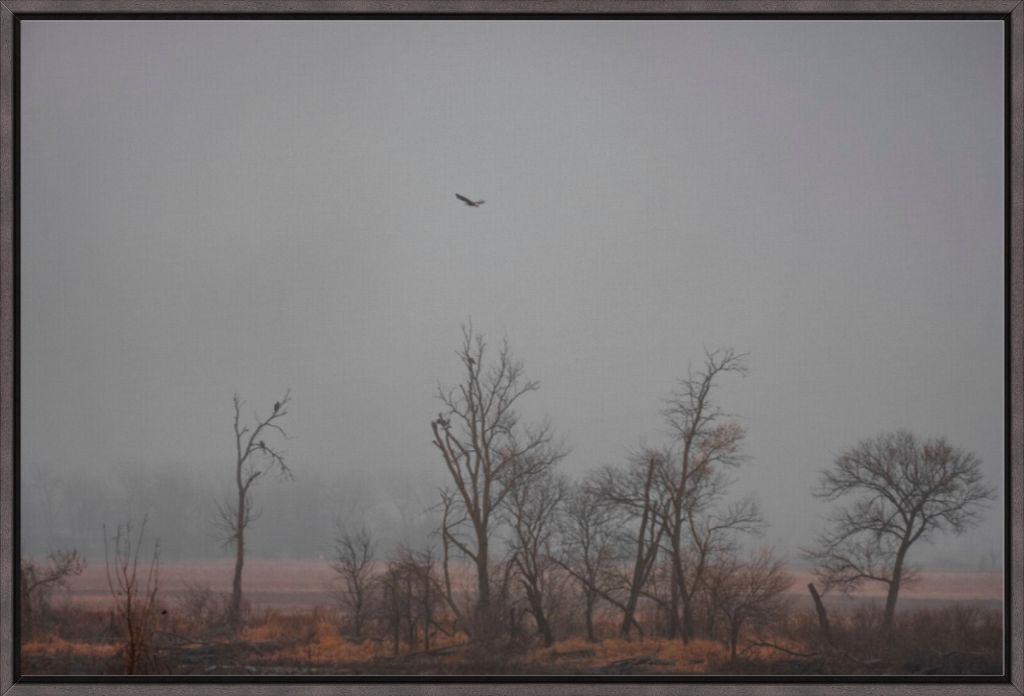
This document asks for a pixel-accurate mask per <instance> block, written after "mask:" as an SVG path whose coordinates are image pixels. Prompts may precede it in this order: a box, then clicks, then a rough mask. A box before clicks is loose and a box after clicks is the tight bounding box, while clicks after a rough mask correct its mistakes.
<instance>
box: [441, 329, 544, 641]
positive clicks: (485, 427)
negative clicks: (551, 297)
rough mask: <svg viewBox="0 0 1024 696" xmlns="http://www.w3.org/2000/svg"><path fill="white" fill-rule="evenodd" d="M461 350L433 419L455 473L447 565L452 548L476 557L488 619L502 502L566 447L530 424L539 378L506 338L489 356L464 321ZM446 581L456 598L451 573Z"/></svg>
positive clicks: (448, 502) (446, 515)
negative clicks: (524, 413)
mask: <svg viewBox="0 0 1024 696" xmlns="http://www.w3.org/2000/svg"><path fill="white" fill-rule="evenodd" d="M457 354H458V357H459V361H460V363H461V364H462V369H463V378H462V381H461V382H460V383H459V384H458V385H457V386H455V387H451V388H444V387H440V386H439V387H438V397H439V398H440V400H441V403H442V404H443V406H444V410H443V411H442V412H441V413H440V414H438V416H437V418H436V419H435V420H432V421H431V422H430V429H431V432H432V433H433V444H434V447H436V448H437V450H438V452H439V453H440V455H441V459H442V460H443V462H444V465H445V467H446V469H447V471H448V474H449V476H450V479H451V486H450V487H449V488H448V489H446V490H445V491H443V492H442V501H441V504H442V522H441V529H440V533H441V539H442V542H443V547H444V554H445V556H444V562H445V567H446V568H447V564H448V559H449V555H450V554H451V553H452V552H456V553H459V554H461V555H464V556H465V557H467V558H469V559H470V560H471V561H472V563H473V565H474V567H475V570H476V580H477V597H476V608H475V613H476V614H477V617H476V618H477V620H478V621H484V622H488V621H490V620H492V618H493V617H491V616H490V613H491V612H490V608H491V599H492V591H491V590H492V588H491V573H490V571H491V568H490V560H491V549H490V542H491V536H492V533H493V532H494V528H495V526H496V524H498V519H497V513H498V510H499V509H500V508H501V507H502V505H503V504H504V502H505V499H506V497H507V496H508V495H509V494H510V492H511V491H512V490H513V488H514V482H515V480H516V479H517V478H518V477H524V476H526V477H528V476H531V475H533V474H534V473H535V472H536V471H537V470H540V469H544V468H549V467H551V466H553V465H554V464H555V463H556V462H557V461H558V460H559V459H560V458H561V457H562V456H563V452H562V450H561V449H560V448H559V446H558V445H557V444H556V443H554V442H553V435H552V428H551V425H550V424H549V423H547V422H542V423H540V424H539V425H535V426H531V425H527V424H524V423H522V422H521V421H520V417H519V413H518V412H517V407H518V405H519V402H520V401H521V400H522V399H523V397H525V396H526V395H527V394H529V393H531V392H534V391H536V390H537V389H538V388H539V384H538V383H537V382H534V381H531V380H528V379H526V376H525V374H524V371H523V364H522V363H521V362H520V361H519V360H517V359H516V358H515V357H514V356H513V354H512V350H511V348H510V347H509V345H508V341H507V340H505V341H502V343H501V346H500V347H499V349H498V352H497V356H496V358H495V359H494V361H493V362H490V361H489V357H490V356H489V354H488V352H487V344H486V342H485V341H484V337H483V336H482V335H479V334H475V333H474V332H473V328H472V326H464V327H463V329H462V344H461V346H460V348H459V350H458V351H457ZM446 587H447V588H448V590H449V597H448V598H449V600H452V597H451V594H450V589H451V583H450V580H449V581H446ZM451 604H452V607H453V609H454V608H455V603H454V602H451Z"/></svg>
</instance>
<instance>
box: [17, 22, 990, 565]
mask: <svg viewBox="0 0 1024 696" xmlns="http://www.w3.org/2000/svg"><path fill="white" fill-rule="evenodd" d="M1002 37H1003V27H1002V24H1001V23H1000V22H998V21H970V22H967V21H935V22H925V21H887V22H869V21H841V22H837V21H547V22H540V21H429V22H426V21H330V22H328V21H232V22H226V21H201V22H196V21H193V22H188V21H160V22H155V21H150V22H142V21H138V22H131V21H24V22H23V23H22V30H21V50H22V58H21V68H22V78H21V99H22V101H21V107H22V121H21V124H22V125H21V137H22V150H21V166H22V169H21V175H22V178H21V194H22V199H21V201H22V209H21V211H22V212H21V271H22V275H21V322H22V323H21V351H22V352H21V388H22V400H21V427H22V431H21V434H22V441H21V443H22V449H21V454H22V467H23V471H24V472H25V477H24V479H23V480H28V478H29V477H30V474H31V470H32V467H33V466H35V465H41V464H46V465H47V466H51V467H58V468H60V467H66V468H75V469H78V470H89V471H93V470H95V471H97V472H101V471H107V470H109V469H110V467H113V466H115V465H116V466H123V465H125V464H126V463H128V464H130V465H134V464H138V465H139V466H154V465H158V466H161V467H172V468H173V467H179V466H180V467H183V470H184V468H190V470H195V468H196V467H199V468H200V469H202V468H206V469H208V470H209V471H210V474H209V475H210V476H211V477H214V478H223V479H224V480H225V481H226V480H228V479H229V478H230V476H231V474H230V468H229V467H230V466H231V461H232V456H233V449H232V448H233V443H232V438H231V430H230V415H231V401H230V400H231V395H232V393H233V392H234V391H236V390H237V391H238V392H239V393H240V394H241V395H242V396H243V398H245V399H246V400H247V402H248V403H249V404H250V406H252V407H256V408H262V409H265V408H266V406H267V404H269V403H270V402H272V401H273V399H274V398H276V397H277V396H278V395H280V393H282V392H283V391H284V390H285V389H286V388H289V387H290V388H291V389H292V395H293V397H294V406H293V408H292V411H291V416H290V419H291V424H290V430H291V431H292V433H293V434H294V436H295V439H294V440H293V441H292V442H291V443H289V446H288V450H289V454H290V461H291V464H292V467H293V469H294V470H295V472H296V475H297V476H298V477H299V479H300V482H301V478H302V477H303V476H304V475H306V476H309V475H312V474H313V473H314V472H315V473H316V474H317V476H319V475H320V474H323V475H324V476H331V477H336V478H337V480H338V481H339V482H342V483H341V484H339V485H342V486H343V485H344V482H345V481H347V480H353V479H354V478H355V477H357V476H358V475H359V474H358V472H360V471H361V470H362V471H366V470H372V471H374V472H376V473H375V474H374V476H376V479H377V480H378V481H380V480H383V481H389V480H391V481H393V480H404V481H429V480H432V478H436V479H437V480H441V479H440V476H441V463H440V461H439V459H438V457H437V456H436V455H435V453H434V451H433V450H432V448H431V446H430V432H429V421H430V419H431V418H432V417H433V416H434V414H436V413H437V411H438V410H439V405H438V403H437V402H436V400H435V398H434V397H435V393H436V385H437V383H438V381H439V380H440V381H441V382H445V383H453V382H454V381H455V380H456V379H457V378H458V377H459V374H460V373H459V364H458V361H457V359H456V356H455V353H454V350H455V348H456V347H457V344H458V341H459V339H460V333H459V326H460V324H461V323H462V322H464V321H466V319H467V318H468V317H472V319H473V322H474V324H475V326H476V328H477V329H479V330H480V331H482V332H484V333H486V334H487V335H488V336H489V337H490V338H491V339H492V341H493V342H496V341H498V340H500V338H501V337H502V336H503V335H507V336H508V338H509V340H510V341H511V343H512V346H513V348H514V349H515V351H516V352H517V353H518V355H519V356H520V357H521V358H522V359H523V360H524V362H525V365H526V370H527V373H528V375H529V376H530V377H532V378H535V379H537V380H539V381H540V382H541V385H542V388H541V391H540V392H539V393H538V394H536V395H535V396H533V397H532V399H531V400H530V402H528V404H527V411H528V413H529V414H530V415H531V416H542V415H549V416H550V417H551V418H552V420H553V421H554V423H555V425H556V426H557V429H558V431H559V433H561V434H562V435H563V436H564V437H565V439H566V441H567V443H568V444H569V445H570V446H571V448H572V454H571V456H570V457H569V458H568V459H567V460H566V462H565V468H566V470H567V471H570V472H573V473H580V472H583V471H585V470H587V469H588V468H590V467H595V466H598V465H601V464H607V463H616V462H619V461H621V460H622V459H623V458H624V456H625V454H626V453H627V452H628V451H629V450H630V449H633V448H634V447H636V446H637V445H638V444H639V443H640V442H641V441H646V442H648V443H649V444H656V443H659V442H661V441H662V440H663V439H664V435H665V431H664V428H663V427H662V425H661V422H660V419H659V415H658V411H659V408H660V407H661V406H662V399H663V398H664V397H665V396H667V395H668V393H669V392H670V391H671V390H672V388H673V386H674V384H675V381H676V379H677V378H678V377H680V376H682V375H683V374H685V372H686V370H687V367H688V366H689V365H690V364H691V363H694V364H696V363H697V361H699V360H700V358H701V355H702V349H703V347H705V346H706V347H708V348H714V347H717V346H731V347H734V348H735V349H736V350H738V351H744V352H749V354H750V358H749V366H750V373H749V375H748V376H746V377H745V378H744V379H742V380H740V379H735V380H729V381H727V382H725V383H724V384H723V390H722V392H721V402H722V405H723V406H724V407H725V408H726V409H727V410H729V411H731V412H733V413H735V414H737V416H738V417H739V418H740V420H741V422H742V423H743V424H744V425H745V426H746V427H747V428H748V439H747V443H746V453H747V454H748V455H749V457H750V461H749V462H748V463H747V464H746V465H745V466H744V468H743V469H742V470H741V471H740V472H739V473H738V483H737V489H738V490H743V491H748V490H749V491H756V492H757V493H758V495H759V496H760V499H761V502H762V505H763V507H764V510H765V513H766V516H767V518H768V521H769V522H770V523H771V524H772V529H771V531H770V532H769V534H768V541H769V542H771V543H775V544H777V545H779V547H780V548H781V549H783V550H784V551H786V552H787V553H790V554H791V556H792V555H793V554H794V552H795V549H796V546H797V544H799V543H806V542H808V541H809V540H810V538H811V535H812V534H813V532H815V531H816V530H817V529H818V528H820V525H821V519H822V514H823V512H824V511H825V509H826V508H825V507H824V506H823V505H822V504H821V503H818V502H816V501H813V500H811V499H810V496H809V488H810V486H811V485H812V483H813V482H814V478H815V475H816V474H815V472H817V471H818V470H820V469H822V468H825V467H827V466H828V465H829V464H830V462H831V460H832V458H833V456H834V455H835V454H836V453H837V452H839V451H840V450H841V449H843V448H845V447H847V446H850V445H852V444H854V443H855V442H856V441H857V440H859V439H861V438H864V437H868V436H871V435H874V434H876V433H878V432H880V431H883V430H887V429H892V428H897V427H903V428H909V429H912V430H914V431H915V432H917V433H919V434H921V435H922V436H930V435H945V436H947V437H948V438H949V439H950V440H951V441H952V442H953V443H954V444H957V445H959V446H961V447H963V448H966V449H969V450H972V451H974V452H975V453H977V454H978V455H979V456H980V457H981V458H982V459H983V460H984V467H985V471H986V472H987V473H988V475H989V477H990V478H989V480H990V482H992V483H998V484H1000V487H1001V481H1002V465H1003V455H1004V453H1003V441H1004V440H1003V437H1004V414H1003V387H1004V385H1003V381H1004V380H1003V329H1004V318H1003V317H1004V315H1003V310H1004V306H1003V280H1004V279H1003V213H1002V211H1003V138H1002V133H1003V127H1002V123H1003V97H1002V89H1003V87H1002V79H1003V72H1002V65H1003V38H1002ZM455 192H460V193H463V194H466V195H469V196H472V197H476V198H483V199H486V201H487V202H486V204H484V205H483V206H481V207H480V208H477V209H471V208H468V207H465V206H463V205H462V204H460V203H459V202H458V201H456V200H455V198H454V196H453V194H454V193H455ZM364 476H365V475H364ZM300 482H297V483H296V484H293V485H299V483H300ZM263 493H264V494H266V493H267V491H264V492H263ZM429 495H430V494H429V492H428V497H429ZM26 500H27V498H26ZM268 501H269V498H268ZM1001 505H1002V502H1001V501H1000V503H999V505H998V506H997V507H995V508H993V512H992V513H991V514H990V515H989V516H988V517H987V519H986V520H985V522H984V524H982V525H981V527H979V529H977V530H976V531H973V532H971V533H970V534H969V535H968V536H966V537H964V538H962V539H959V540H950V539H947V538H941V537H940V538H939V539H938V542H937V544H936V545H935V546H936V548H935V549H932V550H931V551H929V552H927V553H925V552H924V551H922V553H921V557H925V556H927V555H928V554H932V556H933V557H935V558H942V557H956V556H961V555H964V554H967V555H970V556H971V558H972V559H973V558H974V557H975V556H976V555H978V554H979V553H981V552H982V551H983V550H987V549H988V548H990V547H995V548H997V549H998V548H1001V544H1002V513H1001ZM112 514H114V513H113V512H112ZM295 514H301V509H300V510H296V511H295ZM164 533H165V534H166V533H171V532H170V530H168V531H165V532H164ZM325 534H329V530H325ZM257 536H258V532H257Z"/></svg>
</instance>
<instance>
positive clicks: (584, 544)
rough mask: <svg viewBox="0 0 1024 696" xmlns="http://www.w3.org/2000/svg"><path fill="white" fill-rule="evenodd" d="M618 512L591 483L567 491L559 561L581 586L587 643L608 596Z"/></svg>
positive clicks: (592, 638)
mask: <svg viewBox="0 0 1024 696" xmlns="http://www.w3.org/2000/svg"><path fill="white" fill-rule="evenodd" d="M616 517H617V516H616V513H615V509H614V508H613V507H611V506H609V505H607V504H606V503H605V502H604V501H603V500H602V499H601V498H600V496H599V495H598V494H597V492H596V490H595V488H594V486H593V485H591V482H587V481H584V482H583V483H580V484H577V485H575V486H573V487H572V488H571V489H570V491H569V492H568V495H567V499H566V503H565V506H564V514H563V515H562V521H561V525H560V537H561V548H560V553H559V555H558V556H557V559H556V560H557V562H558V564H559V565H560V566H562V568H564V569H565V570H566V571H567V572H568V573H569V575H570V576H572V578H573V579H574V580H576V582H577V583H578V584H579V586H580V590H581V592H582V599H583V615H584V622H585V625H586V630H587V640H589V641H590V642H595V641H596V640H597V634H596V632H595V630H594V609H595V608H596V607H597V603H598V601H599V600H600V599H601V598H602V597H603V596H606V595H607V594H608V590H609V576H610V575H611V572H612V568H613V564H614V563H615V562H616V560H617V558H618V550H619V545H618V544H616V541H615V537H616V529H615V525H616V522H617V519H616Z"/></svg>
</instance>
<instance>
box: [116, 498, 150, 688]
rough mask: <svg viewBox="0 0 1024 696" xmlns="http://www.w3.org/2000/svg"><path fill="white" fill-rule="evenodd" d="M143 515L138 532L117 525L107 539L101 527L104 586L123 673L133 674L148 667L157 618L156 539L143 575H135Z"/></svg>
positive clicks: (140, 545)
mask: <svg viewBox="0 0 1024 696" xmlns="http://www.w3.org/2000/svg"><path fill="white" fill-rule="evenodd" d="M146 522H147V519H146V518H145V517H143V518H142V523H141V524H140V525H139V531H138V534H135V533H134V531H133V529H132V523H131V522H130V521H129V522H126V523H124V524H119V525H118V526H117V529H116V530H115V531H114V535H113V536H112V537H110V538H108V536H107V528H106V526H104V528H103V552H104V561H105V562H106V574H107V588H108V589H109V590H110V595H111V597H112V598H113V600H114V615H115V616H116V618H117V621H118V623H119V624H120V627H121V630H122V632H123V635H122V643H123V645H122V652H123V657H124V671H125V674H135V673H136V672H137V671H138V670H139V669H142V668H145V667H147V666H150V665H148V664H147V661H148V660H149V659H150V658H151V657H152V648H153V645H152V639H153V632H154V630H155V628H156V625H155V624H156V619H157V616H156V615H157V609H158V606H157V593H158V592H159V588H160V540H159V539H157V540H156V541H154V542H153V555H152V557H151V560H150V562H149V566H148V568H146V567H144V573H145V575H144V576H143V575H140V574H139V555H140V554H141V553H142V546H143V540H144V539H145V535H146Z"/></svg>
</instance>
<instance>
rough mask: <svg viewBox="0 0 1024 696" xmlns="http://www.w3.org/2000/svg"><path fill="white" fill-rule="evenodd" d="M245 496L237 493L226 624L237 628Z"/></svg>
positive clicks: (242, 561)
mask: <svg viewBox="0 0 1024 696" xmlns="http://www.w3.org/2000/svg"><path fill="white" fill-rule="evenodd" d="M245 495H246V492H245V491H244V490H240V491H239V492H238V511H237V517H236V518H235V574H234V577H233V578H232V580H231V606H230V607H229V609H228V623H229V624H231V626H234V627H236V628H237V627H238V625H239V624H240V623H241V620H242V568H243V567H244V566H245V524H246V520H245Z"/></svg>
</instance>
